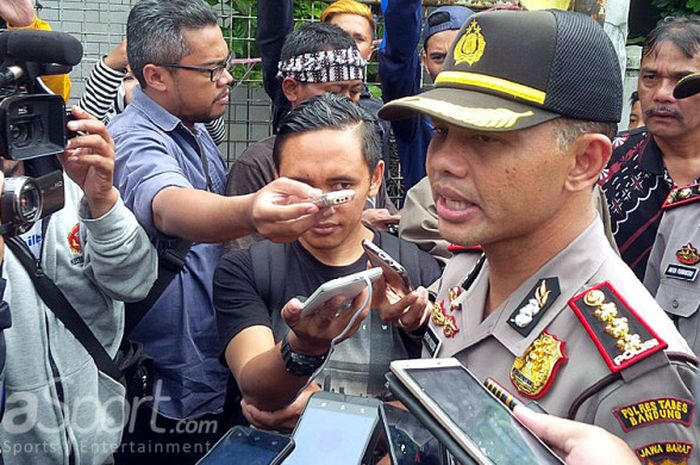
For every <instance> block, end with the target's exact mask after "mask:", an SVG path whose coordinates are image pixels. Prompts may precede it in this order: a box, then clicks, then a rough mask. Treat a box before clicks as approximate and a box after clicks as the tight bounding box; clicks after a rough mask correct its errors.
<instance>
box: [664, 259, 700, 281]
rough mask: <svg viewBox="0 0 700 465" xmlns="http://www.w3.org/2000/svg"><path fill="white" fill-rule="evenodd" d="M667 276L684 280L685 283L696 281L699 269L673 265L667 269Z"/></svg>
mask: <svg viewBox="0 0 700 465" xmlns="http://www.w3.org/2000/svg"><path fill="white" fill-rule="evenodd" d="M665 274H666V276H668V277H669V278H674V279H682V280H684V281H695V278H697V277H698V269H697V268H694V267H692V266H683V265H676V264H674V263H671V264H670V265H668V268H666V273H665Z"/></svg>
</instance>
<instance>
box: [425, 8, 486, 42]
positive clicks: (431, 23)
mask: <svg viewBox="0 0 700 465" xmlns="http://www.w3.org/2000/svg"><path fill="white" fill-rule="evenodd" d="M473 14H474V12H473V11H472V10H470V9H469V8H467V7H466V6H441V7H440V8H436V9H434V10H433V11H431V12H430V14H429V15H428V17H427V18H426V19H425V25H424V26H423V36H422V41H421V43H423V44H425V42H426V41H427V40H428V39H430V37H431V36H432V35H433V34H437V33H438V32H442V31H448V30H450V29H454V30H459V29H461V27H462V24H464V23H465V22H466V21H467V18H469V17H470V16H471V15H473Z"/></svg>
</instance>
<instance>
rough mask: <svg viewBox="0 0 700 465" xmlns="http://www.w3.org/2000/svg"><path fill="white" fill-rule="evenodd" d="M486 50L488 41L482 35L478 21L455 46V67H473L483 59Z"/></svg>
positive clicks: (470, 26)
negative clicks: (464, 65) (462, 65)
mask: <svg viewBox="0 0 700 465" xmlns="http://www.w3.org/2000/svg"><path fill="white" fill-rule="evenodd" d="M484 48H486V40H485V39H484V36H483V34H481V26H479V24H477V22H476V21H472V22H471V24H469V27H467V30H466V31H464V35H463V36H462V37H461V38H460V39H459V41H458V42H457V44H456V45H455V50H454V53H453V56H454V59H455V65H459V64H460V63H466V64H468V65H469V66H471V65H473V64H474V63H476V62H477V61H479V60H480V59H481V55H483V54H484Z"/></svg>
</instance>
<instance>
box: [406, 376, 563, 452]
mask: <svg viewBox="0 0 700 465" xmlns="http://www.w3.org/2000/svg"><path fill="white" fill-rule="evenodd" d="M405 371H406V373H407V374H408V375H409V376H410V377H411V378H413V380H414V381H415V382H416V384H418V386H420V388H421V389H422V390H423V391H424V392H425V393H426V394H427V396H428V397H430V398H431V399H432V400H433V402H434V403H435V404H437V405H438V406H439V407H440V409H442V411H443V412H444V413H445V414H446V415H447V416H448V417H449V418H450V420H452V422H453V423H454V424H455V425H456V426H457V427H458V428H459V429H461V430H462V431H463V432H464V434H465V435H466V436H467V437H468V438H469V439H470V440H471V442H473V443H474V444H475V445H476V447H478V448H479V449H480V450H481V451H482V452H483V453H484V455H486V456H487V457H488V458H489V459H490V460H491V461H492V462H493V463H494V464H496V465H511V464H514V463H517V464H532V465H538V464H552V465H555V464H556V465H562V462H561V461H560V460H559V459H558V458H557V457H556V456H555V455H554V454H553V453H552V452H551V451H550V450H549V449H548V448H547V447H546V446H545V445H544V444H543V443H542V442H540V440H539V439H538V438H537V437H535V436H534V435H533V434H532V433H531V432H530V431H529V430H528V429H527V428H525V427H524V426H523V425H521V424H520V422H518V421H517V420H516V419H515V417H513V416H512V415H511V414H510V412H509V411H508V410H507V409H506V408H505V407H504V406H503V405H502V404H501V403H500V402H499V401H498V400H496V399H495V398H494V397H492V396H491V395H490V394H489V393H488V392H487V391H486V389H485V388H484V387H483V386H482V385H481V383H479V381H477V380H476V379H475V378H474V377H472V376H471V375H470V374H469V373H468V372H467V371H466V370H464V369H463V368H460V367H435V368H428V369H418V368H407V369H406V370H405ZM448 386H449V387H450V389H448V388H447V387H448Z"/></svg>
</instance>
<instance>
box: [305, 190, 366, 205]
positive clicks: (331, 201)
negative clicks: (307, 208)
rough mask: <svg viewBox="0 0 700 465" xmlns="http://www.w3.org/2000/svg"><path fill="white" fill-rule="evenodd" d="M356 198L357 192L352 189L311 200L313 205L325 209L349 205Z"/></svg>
mask: <svg viewBox="0 0 700 465" xmlns="http://www.w3.org/2000/svg"><path fill="white" fill-rule="evenodd" d="M354 198H355V191H354V190H352V189H345V190H342V191H333V192H326V193H325V194H321V195H319V196H317V197H313V198H312V199H311V203H313V204H314V205H316V206H317V207H318V208H325V207H335V206H337V205H342V204H344V203H348V202H349V201H351V200H352V199H354Z"/></svg>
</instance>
